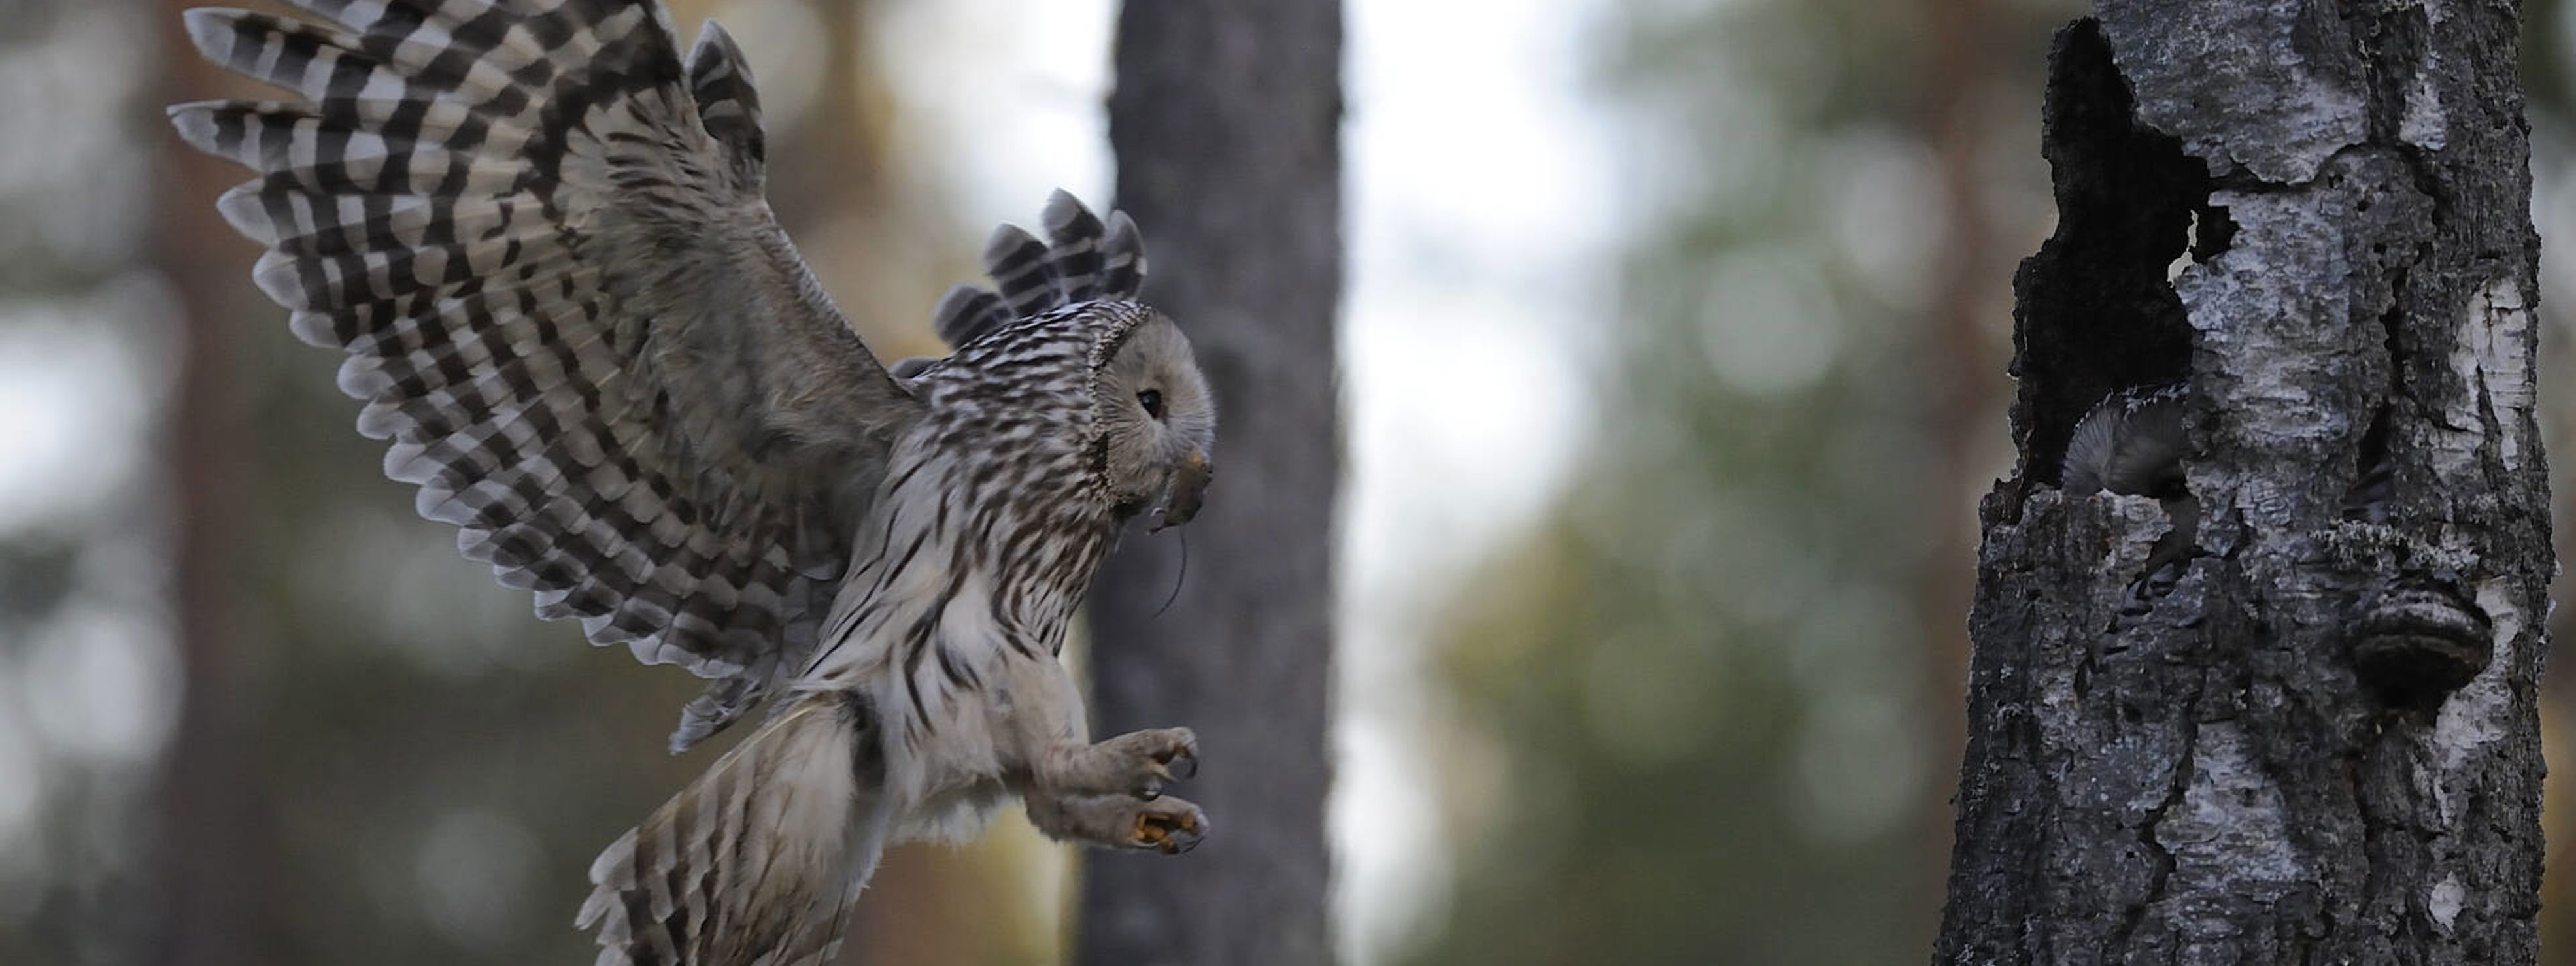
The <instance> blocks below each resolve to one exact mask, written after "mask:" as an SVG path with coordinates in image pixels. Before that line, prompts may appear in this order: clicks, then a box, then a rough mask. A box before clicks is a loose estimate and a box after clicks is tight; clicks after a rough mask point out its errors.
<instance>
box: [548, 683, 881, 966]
mask: <svg viewBox="0 0 2576 966" xmlns="http://www.w3.org/2000/svg"><path fill="white" fill-rule="evenodd" d="M879 749H880V746H879V744H878V736H877V732H876V728H875V726H874V721H873V716H872V715H871V714H870V713H869V711H868V709H867V707H866V706H865V705H864V704H863V703H862V702H861V701H860V700H859V699H858V698H856V697H854V696H849V695H843V694H830V695H815V696H808V697H805V698H803V699H801V700H800V702H799V703H798V704H797V705H796V706H795V707H792V708H790V709H789V710H788V711H787V712H786V713H784V714H781V715H779V716H778V717H776V718H774V719H772V720H771V721H770V722H769V723H768V724H767V725H765V726H763V727H762V728H761V729H760V731H758V732H756V733H754V734H753V735H752V736H751V737H750V738H748V739H745V740H744V741H743V743H742V744H741V745H740V746H737V747H736V748H734V749H733V750H732V751H731V752H728V753H726V754H725V756H724V757H723V758H721V759H719V760H717V762H716V763H715V766H714V767H712V768H709V769H707V772H706V774H705V775H702V776H700V777H699V778H698V780H697V781H695V782H693V783H691V784H690V785H689V787H688V788H687V789H686V790H684V791H682V792H680V794H679V795H677V796H675V797H673V798H672V799H671V800H670V801H669V802H667V803H665V804H664V805H663V806H662V807H661V808H660V809H658V810H655V811H654V813H653V816H652V817H651V818H648V819H646V820H645V821H644V824H643V825H641V826H639V827H637V828H635V829H634V830H632V831H629V832H627V833H626V834H625V835H623V836H621V837H619V838H618V840H617V841H616V842H615V843H612V844H611V845H609V847H608V849H607V851H605V852H602V853H600V855H599V859H598V860H597V861H595V862H593V863H591V866H590V881H591V883H592V884H593V885H595V886H596V887H597V888H595V889H593V890H592V892H591V894H590V898H589V900H588V901H585V902H583V903H582V906H581V913H580V914H579V915H578V916H577V917H575V919H574V925H575V926H576V927H577V928H581V929H595V930H597V932H598V939H599V945H600V952H599V959H598V966H644V964H660V966H718V964H724V966H731V964H737V963H741V964H759V966H824V964H828V963H830V962H831V961H832V959H833V957H834V956H835V955H836V954H837V953H838V951H839V949H840V945H841V937H842V933H843V924H844V922H845V921H846V919H847V916H848V913H849V908H850V901H851V900H852V899H853V898H855V897H856V896H857V894H858V890H859V887H860V886H862V885H864V884H865V883H866V882H867V878H868V876H869V875H870V874H871V873H873V872H874V871H875V869H876V863H877V857H878V855H879V854H880V853H882V852H883V851H884V848H885V843H886V838H887V834H888V832H889V831H890V830H891V829H892V827H893V824H894V823H893V810H892V808H891V807H890V802H889V801H888V799H887V798H886V796H885V795H884V794H883V792H882V788H883V780H882V776H883V774H884V767H883V761H882V757H881V754H882V753H881V751H880V750H879Z"/></svg>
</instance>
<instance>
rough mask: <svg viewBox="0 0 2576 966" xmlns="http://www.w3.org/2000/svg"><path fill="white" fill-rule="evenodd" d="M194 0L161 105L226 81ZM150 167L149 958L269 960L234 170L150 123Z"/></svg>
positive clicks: (210, 92) (166, 28)
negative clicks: (192, 17) (153, 529)
mask: <svg viewBox="0 0 2576 966" xmlns="http://www.w3.org/2000/svg"><path fill="white" fill-rule="evenodd" d="M198 5H199V4H198V2H197V0H165V2H163V3H161V4H159V5H158V6H157V8H156V9H157V11H158V12H157V14H156V15H155V17H154V26H155V27H156V28H157V29H158V30H159V31H160V35H161V43H162V49H163V50H164V51H166V53H167V56H166V57H165V58H164V62H165V63H167V64H168V65H169V73H168V75H167V78H166V80H167V88H166V95H167V96H165V97H163V98H162V101H163V102H165V103H177V102H181V101H190V100H199V99H203V98H207V97H212V96H217V93H218V92H221V91H226V90H234V89H237V84H236V83H235V82H233V81H231V80H229V79H227V78H224V77H222V75H221V74H220V72H218V71H216V70H215V69H214V68H212V67H209V66H207V65H206V64H205V63H204V62H203V61H200V60H199V59H198V58H197V57H196V50H195V48H193V47H191V46H190V45H189V43H188V38H187V34H186V33H185V32H184V31H183V30H182V27H181V21H180V12H181V11H183V10H186V9H188V8H190V7H194V6H198ZM161 133H162V137H161V139H160V142H159V143H160V145H161V161H160V166H161V167H160V170H161V172H162V174H163V184H164V186H165V188H166V190H167V191H168V193H169V194H168V198H167V199H166V201H165V202H164V203H163V204H161V205H159V206H158V208H159V210H160V212H161V215H160V217H161V225H160V228H159V230H157V231H155V232H154V233H153V241H152V257H153V260H154V262H155V263H156V265H157V267H158V268H159V269H160V271H161V273H162V275H163V276H164V277H165V278H167V279H168V280H169V283H170V287H171V291H172V293H173V295H174V296H175V299H174V303H175V304H176V305H177V306H178V308H179V309H180V317H179V318H178V319H176V320H175V323H176V326H177V328H178V333H179V335H178V338H177V340H176V342H177V347H178V358H177V360H176V362H177V366H176V369H177V374H176V386H175V387H174V388H173V390H172V393H171V399H170V409H169V414H168V422H167V423H166V424H165V425H166V428H165V429H164V430H163V432H164V433H165V434H166V437H165V440H166V441H165V446H166V448H165V449H164V451H163V453H164V455H163V457H162V458H163V460H164V466H166V467H167V472H168V474H169V476H168V486H169V488H168V492H169V494H170V499H171V511H172V512H171V521H170V526H171V542H170V557H171V583H172V587H171V602H172V608H173V614H172V620H171V632H172V634H173V636H174V638H175V640H176V643H177V645H178V649H179V659H180V695H179V715H178V722H177V725H176V727H174V728H173V729H172V731H171V741H170V745H169V747H168V748H167V749H165V750H164V751H163V753H162V754H163V758H162V761H163V763H164V764H163V772H162V778H161V789H160V807H159V810H158V812H157V814H158V815H159V816H160V817H161V820H162V821H161V827H160V828H159V829H158V830H157V831H158V834H159V838H158V840H157V842H156V846H157V851H156V857H157V861H158V862H159V865H160V883H159V889H160V896H159V898H160V900H161V902H162V903H163V906H162V912H163V914H164V915H165V917H166V918H165V919H164V920H163V922H162V933H161V937H160V940H161V947H160V955H159V956H158V957H157V960H158V961H159V962H163V963H168V964H171V966H235V964H241V966H247V964H250V963H257V962H263V961H267V960H268V959H270V958H271V955H272V954H271V953H268V952H263V950H267V949H270V948H271V947H272V945H273V943H272V940H273V939H274V937H275V934H276V932H277V930H278V925H279V924H278V919H277V912H276V908H275V906H274V898H275V896H274V893H273V892H272V891H271V889H272V886H273V884H274V883H275V882H277V880H278V876H277V873H276V861H275V860H276V856H277V850H276V848H275V847H274V842H273V841H272V840H271V839H270V838H269V836H268V835H267V826H266V825H265V823H263V822H262V821H261V816H262V814H263V811H264V809H263V807H262V805H261V803H260V802H259V800H258V798H257V795H258V794H259V790H260V789H261V788H265V787H267V786H268V783H267V782H265V781H262V780H261V779H260V778H259V777H258V775H257V771H256V768H255V765H254V762H255V761H256V756H255V755H253V754H251V749H250V747H249V741H248V736H249V734H250V730H251V729H250V722H248V721H246V720H245V718H246V717H247V715H248V714H249V711H248V708H247V707H246V704H245V702H244V701H243V700H242V691H243V687H244V681H243V679H242V678H243V676H242V673H241V667H240V665H241V661H240V659H239V657H238V654H237V651H238V646H237V643H238V633H239V631H240V621H239V619H238V614H237V612H236V610H235V608H234V606H233V602H234V601H235V600H236V599H238V598H240V597H241V596H242V595H243V589H244V586H245V581H244V580H243V578H242V574H243V573H245V572H246V562H245V561H244V560H243V559H242V554H241V553H240V552H239V549H238V548H239V547H240V546H242V539H241V534H239V533H238V532H235V530H234V528H233V527H231V526H229V525H228V522H229V521H232V520H236V519H239V518H240V517H241V516H242V515H243V505H244V501H243V500H242V498H241V494H242V491H241V485H242V478H243V475H244V474H243V473H242V465H241V454H242V453H243V452H244V451H245V448H244V447H243V446H242V440H241V434H240V431H239V430H240V416H241V411H242V401H241V398H240V397H239V396H238V395H236V394H235V392H234V388H235V387H236V386H237V385H239V381H240V380H239V378H238V377H239V373H238V367H237V366H236V365H235V362H234V358H235V353H234V352H233V346H235V345H236V344H238V343H240V342H241V341H243V339H242V338H241V336H242V331H241V330H240V329H239V328H238V327H236V326H234V325H233V324H231V320H232V319H234V318H236V317H237V314H236V313H234V312H232V311H231V309H233V308H234V307H237V306H239V305H240V304H241V299H242V294H243V290H244V289H245V287H246V286H245V285H244V284H243V282H244V281H245V279H246V276H245V274H244V266H246V265H248V264H249V260H250V258H251V256H250V255H249V254H248V252H249V251H250V246H249V245H247V244H246V243H244V242H243V241H242V240H241V239H240V237H239V236H237V235H235V234H234V233H233V231H232V229H231V228H230V227H229V226H227V225H225V224H224V223H223V220H222V218H220V217H219V216H217V215H216V213H215V206H214V199H215V196H217V195H219V194H222V193H223V190H224V189H226V188H229V187H231V186H232V185H233V184H234V183H235V182H237V181H239V180H241V177H242V176H241V174H240V173H239V172H238V171H237V170H235V169H232V168H228V167H226V166H225V165H224V164H223V163H222V162H221V161H218V160H216V159H214V158H212V157H208V156H206V155H203V154H199V153H197V152H196V151H193V150H190V149H189V148H188V147H187V146H186V145H185V144H183V143H181V142H180V141H179V139H178V138H177V137H175V136H171V135H169V134H168V133H167V129H166V128H165V129H163V131H162V132H161Z"/></svg>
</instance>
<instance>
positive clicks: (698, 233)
mask: <svg viewBox="0 0 2576 966" xmlns="http://www.w3.org/2000/svg"><path fill="white" fill-rule="evenodd" d="M296 2H297V3H298V5H299V6H302V7H303V8H305V9H307V10H310V11H312V12H314V13H316V14H320V15H322V16H326V17H329V18H331V19H333V20H334V21H336V26H322V25H317V24H313V23H308V22H305V21H300V20H295V19H291V18H281V17H273V16H268V15H263V14H256V13H247V12H243V11H239V10H221V9H204V10H194V11H190V12H189V14H188V30H189V35H190V36H191V37H192V38H193V39H194V40H195V41H196V44H197V46H198V48H199V49H200V50H202V51H204V53H205V55H206V56H207V57H208V58H210V59H211V60H213V61H214V62H215V63H217V64H219V65H222V66H224V67H227V68H230V69H232V70H234V71H237V72H240V73H242V74H245V75H248V76H250V77H253V78H256V79H259V80H263V81H267V82H269V83H273V84H277V85H279V86H282V87H286V88H290V89H292V90H294V91H296V92H297V93H299V94H301V95H302V96H303V98H304V100H302V101H296V102H250V101H219V102H204V103H195V104H182V105H178V106H176V107H173V108H171V110H170V116H171V120H172V121H173V123H174V124H175V125H176V126H177V128H178V130H179V133H180V135H181V136H182V137H184V138H185V139H186V140H187V141H188V142H189V143H190V144H192V145H194V146H196V147H197V148H199V149H201V150H205V151H208V152H211V153H214V154H217V155H220V156H223V157H226V158H230V159H232V160H235V161H237V162H240V163H242V164H244V165H247V166H249V167H251V168H253V169H255V170H257V171H258V172H260V176H259V177H258V178H257V179H255V180H253V181H250V182H248V183H246V184H243V185H241V186H240V187H237V188H235V189H233V190H231V191H229V192H227V193H225V195H224V196H223V198H222V200H221V201H220V202H219V203H218V204H219V206H220V207H221V210H222V212H223V214H224V216H225V218H226V219H227V220H229V221H230V222H231V223H232V224H233V226H234V227H236V228H238V229H239V230H240V231H242V232H243V233H244V234H247V235H249V236H250V237H252V238H254V239H257V240H258V241H260V242H261V243H262V244H265V245H267V246H269V249H270V250H269V252H268V253H267V254H266V255H264V256H262V257H261V258H260V260H259V263H258V266H257V268H256V269H255V270H254V274H255V277H256V279H257V281H258V283H259V287H260V289H261V290H262V291H264V292H266V293H268V295H269V297H270V298H273V299H275V300H276V301H277V302H279V303H280V304H282V305H284V306H286V307H287V308H289V309H291V310H293V314H292V317H291V324H292V326H293V329H294V331H295V333H296V335H297V336H299V337H301V338H303V339H304V340H305V341H307V342H311V343H314V344H316V345H323V346H331V347H335V348H340V349H343V350H346V351H347V353H348V359H347V360H346V361H345V362H344V363H343V364H342V365H341V368H340V388H341V389H342V390H343V391H345V392H347V393H348V394H350V395H351V396H354V397H357V398H358V399H361V400H364V401H366V406H365V408H364V410H363V412H362V413H361V414H360V415H359V417H358V428H359V431H360V432H363V433H365V434H367V435H368V436H372V437H376V438H380V439H388V440H391V442H392V447H391V449H390V450H389V451H388V452H387V453H386V456H385V473H386V475H388V476H391V477H393V478H394V479H397V480H401V481H405V482H409V483H415V484H418V485H419V486H420V493H419V496H418V506H419V510H420V513H421V515H422V516H425V517H428V518H430V519H434V520H444V521H446V522H449V523H453V524H455V525H456V526H457V527H459V528H460V531H461V532H460V533H459V534H458V537H457V545H458V547H459V548H460V549H462V550H463V551H464V553H465V555H466V556H468V557H471V558H473V559H476V560H480V561H485V562H488V563H490V564H491V565H492V569H493V572H494V574H495V575H497V576H498V577H499V579H500V580H501V582H502V583H504V584H507V585H510V586H513V587H523V588H527V589H529V590H531V591H534V592H535V597H536V609H537V613H538V614H539V615H540V616H544V617H549V618H554V617H575V618H579V619H580V620H581V623H582V629H583V631H584V633H586V634H587V635H588V636H589V637H590V639H591V640H592V641H593V642H594V643H597V644H603V645H606V644H625V645H627V646H628V647H630V648H631V649H632V650H633V651H634V653H635V655H636V657H638V658H640V659H642V660H644V661H645V662H647V663H674V664H679V665H682V666H685V667H687V668H689V669H690V670H692V671H694V672H696V673H697V674H699V675H701V676H704V677H708V678H713V679H716V681H715V682H714V684H713V685H711V686H710V688H709V692H708V695H707V696H706V697H704V698H701V699H699V700H698V701H696V702H692V703H691V705H690V707H689V709H688V710H687V711H686V712H685V713H684V715H683V719H682V723H681V729H680V731H679V732H678V733H676V734H674V735H673V736H672V741H673V746H674V748H675V750H676V749H677V748H680V747H685V746H686V745H687V744H689V743H691V742H693V741H695V740H696V739H697V738H699V737H702V736H704V735H705V734H707V733H710V732H712V731H713V730H714V729H715V728H718V727H722V726H723V725H724V724H725V723H727V722H729V721H731V720H732V719H733V718H734V717H735V716H736V715H738V714H740V713H741V712H742V711H743V710H744V709H745V708H747V707H749V706H750V705H751V704H752V703H754V702H756V701H757V700H758V699H759V697H760V695H761V693H762V692H763V691H765V690H766V688H767V687H768V685H769V684H770V683H771V680H772V678H773V676H774V675H775V673H776V669H777V668H779V667H780V666H782V663H784V664H785V665H787V666H793V664H794V663H795V662H794V657H795V656H796V655H798V654H800V653H801V652H803V651H805V650H807V649H810V647H811V645H812V640H813V636H814V631H815V627H816V625H817V624H818V622H819V620H820V617H821V614H822V612H823V610H824V609H825V608H826V607H828V606H829V603H830V596H831V593H832V591H833V589H834V587H835V581H836V579H837V578H838V576H839V574H840V571H841V570H842V568H844V567H845V566H846V565H847V563H848V558H849V548H848V546H847V543H848V541H849V540H850V539H851V535H852V531H853V529H854V523H855V521H856V518H857V514H859V513H861V512H863V511H864V501H865V500H866V499H867V498H868V495H869V494H872V493H873V492H874V489H875V485H876V482H877V480H878V478H879V477H881V476H882V474H883V465H884V459H885V448H886V446H887V445H888V441H889V440H890V439H891V438H892V436H893V434H894V433H896V432H898V431H899V430H900V428H901V427H902V426H903V425H904V424H906V423H907V422H908V421H909V420H911V419H912V418H913V416H914V414H915V413H916V411H917V410H918V404H917V403H916V402H915V401H914V400H913V399H912V397H911V396H910V395H909V394H908V393H906V392H905V391H904V389H903V388H902V387H900V386H899V385H897V384H896V383H895V382H894V380H893V379H891V378H890V377H889V376H888V375H887V373H886V372H885V371H884V370H883V369H882V368H881V367H879V366H878V364H877V362H876V360H875V358H874V357H873V356H871V355H870V354H869V352H868V350H867V347H866V346H864V345H862V344H861V343H860V341H859V338H858V336H857V335H856V334H855V333H853V332H852V331H851V330H850V328H849V326H848V324H847V322H846V320H844V319H843V318H842V317H841V315H840V313H839V312H838V311H837V310H835V309H834V308H833V307H832V305H831V303H830V301H829V300H828V299H827V298H826V297H825V296H824V295H823V293H822V290H821V289H820V288H819V287H818V286H817V285H816V284H815V282H814V279H813V277H812V275H811V274H809V273H808V272H807V271H806V268H805V266H804V263H803V262H802V261H800V260H799V259H798V257H797V255H796V252H795V249H794V248H793V246H791V245H790V244H789V243H788V241H787V238H786V236H785V234H784V233H782V232H781V231H780V230H779V227H778V224H777V222H776V220H775V219H774V218H773V217H772V216H771V214H770V211H769V207H768V205H767V203H766V202H764V201H763V200H762V198H761V190H762V188H761V182H762V170H763V169H762V151H761V141H760V125H759V103H758V100H757V99H756V98H755V97H754V96H753V92H752V87H751V83H750V77H749V75H748V73H746V72H745V71H744V69H743V65H742V62H741V57H740V55H739V53H738V52H736V51H735V50H734V48H733V45H732V43H731V42H730V41H729V40H727V39H726V38H725V36H724V35H723V33H722V32H721V31H718V30H716V29H715V28H714V26H713V25H712V24H710V25H709V26H708V28H707V30H706V31H705V33H704V35H703V36H702V38H701V40H700V43H699V47H698V49H697V51H696V52H695V53H694V55H693V56H692V57H691V60H690V63H689V65H688V66H687V67H686V68H684V67H683V65H682V62H681V59H680V56H679V52H678V49H677V47H676V41H675V40H674V38H673V34H672V31H671V27H670V24H669V22H668V19H667V18H668V15H667V13H666V12H665V11H664V10H663V9H662V7H661V5H660V4H659V3H656V2H652V0H584V2H572V3H553V4H539V3H530V2H510V0H499V2H492V0H436V2H433V0H363V2H361V0H296Z"/></svg>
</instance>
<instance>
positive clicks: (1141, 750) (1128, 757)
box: [1037, 728, 1199, 801]
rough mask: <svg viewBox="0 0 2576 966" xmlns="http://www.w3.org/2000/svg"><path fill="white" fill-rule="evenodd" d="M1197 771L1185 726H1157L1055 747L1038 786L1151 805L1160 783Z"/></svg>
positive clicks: (1194, 746)
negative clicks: (1090, 742)
mask: <svg viewBox="0 0 2576 966" xmlns="http://www.w3.org/2000/svg"><path fill="white" fill-rule="evenodd" d="M1198 773H1199V739H1198V736H1197V735H1195V734H1192V733H1191V732H1190V729H1188V728H1156V729H1152V730H1149V731H1130V732H1128V733H1126V734H1123V735H1119V736H1117V737H1115V738H1111V739H1109V740H1107V741H1103V742H1100V743H1098V744H1093V745H1077V746H1073V747H1068V748H1063V749H1060V750H1059V751H1058V752H1057V753H1056V754H1055V755H1053V756H1050V758H1049V760H1048V762H1047V767H1045V768H1042V769H1040V771H1039V774H1038V776H1037V777H1038V784H1039V785H1040V786H1041V787H1045V788H1048V789H1052V790H1054V791H1056V792H1058V793H1066V794H1075V795H1131V796H1134V797H1136V798H1140V799H1143V800H1145V801H1153V800H1154V799H1156V798H1159V797H1161V796H1162V794H1163V787H1164V786H1165V785H1168V784H1170V783H1172V782H1175V781H1179V780H1183V779H1187V778H1189V777H1191V776H1193V775H1196V774H1198Z"/></svg>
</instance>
